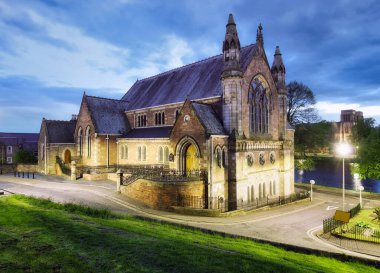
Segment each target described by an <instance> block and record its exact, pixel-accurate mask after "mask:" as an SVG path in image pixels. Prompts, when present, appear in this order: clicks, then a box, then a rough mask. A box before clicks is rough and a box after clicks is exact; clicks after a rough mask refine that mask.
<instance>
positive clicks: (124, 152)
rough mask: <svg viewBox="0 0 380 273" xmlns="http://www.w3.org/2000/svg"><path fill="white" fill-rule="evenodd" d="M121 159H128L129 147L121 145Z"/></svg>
mask: <svg viewBox="0 0 380 273" xmlns="http://www.w3.org/2000/svg"><path fill="white" fill-rule="evenodd" d="M120 158H121V159H128V146H127V145H121V147H120Z"/></svg>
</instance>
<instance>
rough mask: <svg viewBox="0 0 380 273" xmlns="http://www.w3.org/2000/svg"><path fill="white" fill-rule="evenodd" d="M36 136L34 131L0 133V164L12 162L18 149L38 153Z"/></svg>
mask: <svg viewBox="0 0 380 273" xmlns="http://www.w3.org/2000/svg"><path fill="white" fill-rule="evenodd" d="M38 136H39V134H34V133H0V164H13V163H14V162H15V155H16V153H17V151H18V150H20V149H23V150H26V151H28V152H31V153H33V154H34V155H35V156H36V158H37V155H38Z"/></svg>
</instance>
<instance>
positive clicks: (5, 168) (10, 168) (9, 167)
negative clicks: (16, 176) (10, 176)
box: [0, 164, 16, 174]
mask: <svg viewBox="0 0 380 273" xmlns="http://www.w3.org/2000/svg"><path fill="white" fill-rule="evenodd" d="M0 170H1V172H2V173H3V174H6V173H13V172H14V171H15V170H16V165H15V164H0Z"/></svg>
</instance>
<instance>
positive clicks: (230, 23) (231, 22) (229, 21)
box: [227, 13, 236, 26]
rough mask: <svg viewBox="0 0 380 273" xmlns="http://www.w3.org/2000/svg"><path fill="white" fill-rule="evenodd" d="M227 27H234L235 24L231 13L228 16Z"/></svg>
mask: <svg viewBox="0 0 380 273" xmlns="http://www.w3.org/2000/svg"><path fill="white" fill-rule="evenodd" d="M228 25H236V24H235V20H234V16H233V15H232V13H230V15H229V16H228V23H227V26H228Z"/></svg>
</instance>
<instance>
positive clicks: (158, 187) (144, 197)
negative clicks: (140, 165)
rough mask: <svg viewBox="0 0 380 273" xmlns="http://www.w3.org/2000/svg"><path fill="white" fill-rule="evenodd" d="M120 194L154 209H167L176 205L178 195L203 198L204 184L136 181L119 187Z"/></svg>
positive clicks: (199, 182)
mask: <svg viewBox="0 0 380 273" xmlns="http://www.w3.org/2000/svg"><path fill="white" fill-rule="evenodd" d="M120 190H121V193H122V194H125V195H126V196H128V197H130V198H132V199H135V200H137V201H140V202H142V203H144V204H145V205H147V206H149V207H151V208H154V209H169V208H170V207H171V206H175V205H176V199H177V196H178V195H182V196H185V195H192V196H199V197H204V194H205V186H204V182H202V181H196V182H154V181H149V180H143V179H140V180H137V181H136V182H134V183H132V184H130V185H128V186H121V188H120Z"/></svg>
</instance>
